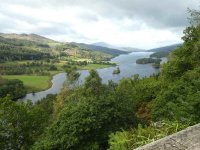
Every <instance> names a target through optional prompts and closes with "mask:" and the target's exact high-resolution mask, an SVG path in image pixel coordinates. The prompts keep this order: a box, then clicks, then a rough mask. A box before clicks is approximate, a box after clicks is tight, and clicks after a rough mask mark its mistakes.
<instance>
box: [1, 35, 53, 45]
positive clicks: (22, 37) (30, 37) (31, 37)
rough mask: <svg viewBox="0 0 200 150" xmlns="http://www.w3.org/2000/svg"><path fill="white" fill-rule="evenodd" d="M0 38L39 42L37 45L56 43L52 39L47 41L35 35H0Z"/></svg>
mask: <svg viewBox="0 0 200 150" xmlns="http://www.w3.org/2000/svg"><path fill="white" fill-rule="evenodd" d="M0 36H2V37H4V38H8V39H18V40H27V41H34V42H39V43H56V41H54V40H52V39H48V38H46V37H43V36H40V35H37V34H16V33H10V34H4V33H0Z"/></svg>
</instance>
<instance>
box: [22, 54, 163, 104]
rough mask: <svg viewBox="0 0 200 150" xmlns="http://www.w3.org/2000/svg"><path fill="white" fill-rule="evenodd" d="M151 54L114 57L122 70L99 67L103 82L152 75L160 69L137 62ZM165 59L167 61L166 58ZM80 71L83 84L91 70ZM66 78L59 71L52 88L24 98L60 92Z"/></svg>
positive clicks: (31, 98)
mask: <svg viewBox="0 0 200 150" xmlns="http://www.w3.org/2000/svg"><path fill="white" fill-rule="evenodd" d="M151 54H152V52H133V53H130V54H124V55H120V56H118V57H115V58H113V59H112V60H111V61H110V62H115V63H117V64H118V66H119V68H120V71H121V72H120V74H114V75H113V74H112V73H113V70H115V69H116V67H109V68H104V69H97V71H98V73H99V75H100V77H101V78H102V81H103V83H107V82H108V81H109V80H113V81H114V82H118V81H119V80H120V79H122V78H126V77H131V76H133V75H134V74H139V76H140V77H146V76H150V75H152V74H156V73H158V72H159V69H158V68H154V67H152V64H136V60H137V59H139V58H145V57H146V58H148V57H149V56H150V55H151ZM163 60H164V61H166V59H163ZM79 72H80V74H81V75H80V78H79V81H78V82H79V83H80V84H82V83H83V82H84V79H85V77H87V76H88V75H89V72H88V71H87V70H81V71H79ZM65 80H66V73H59V74H57V75H55V76H54V77H53V79H52V87H51V88H50V89H48V90H45V91H41V92H37V93H35V94H32V93H30V94H27V95H26V96H25V97H24V98H23V100H27V99H29V100H31V101H32V102H33V103H35V102H37V101H38V100H41V99H42V98H44V97H46V96H47V95H48V94H58V93H59V92H60V91H61V89H62V87H63V84H64V82H65Z"/></svg>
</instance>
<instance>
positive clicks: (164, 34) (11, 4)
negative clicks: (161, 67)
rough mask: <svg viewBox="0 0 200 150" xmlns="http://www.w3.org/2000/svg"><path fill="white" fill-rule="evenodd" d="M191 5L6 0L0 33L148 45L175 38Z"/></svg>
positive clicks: (184, 0)
mask: <svg viewBox="0 0 200 150" xmlns="http://www.w3.org/2000/svg"><path fill="white" fill-rule="evenodd" d="M196 4H197V0H190V1H188V0H177V1H173V0H169V1H167V2H163V1H162V2H161V1H158V0H151V1H147V0H135V1H132V0H127V1H126V2H124V1H122V0H114V1H110V0H107V1H105V0H102V1H98V2H95V3H94V1H92V0H88V1H82V0H80V1H77V0H73V1H72V0H60V1H56V0H48V1H47V0H43V1H41V0H12V1H11V0H6V1H3V2H1V6H0V22H1V24H0V32H16V33H36V34H41V35H44V36H47V37H50V38H52V39H55V40H60V41H77V42H86V43H92V42H99V41H103V42H108V43H110V44H113V45H120V46H133V47H138V48H153V47H157V46H162V45H167V44H174V43H178V42H181V36H182V30H183V29H184V27H185V26H186V25H187V24H186V20H187V15H186V10H187V7H192V6H196Z"/></svg>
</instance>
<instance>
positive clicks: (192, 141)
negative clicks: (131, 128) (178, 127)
mask: <svg viewBox="0 0 200 150" xmlns="http://www.w3.org/2000/svg"><path fill="white" fill-rule="evenodd" d="M135 150H200V124H197V125H195V126H191V127H188V128H187V129H185V130H182V131H180V132H178V133H175V134H172V135H170V136H167V137H165V138H162V139H160V140H158V141H155V142H152V143H150V144H147V145H145V146H142V147H139V148H137V149H135Z"/></svg>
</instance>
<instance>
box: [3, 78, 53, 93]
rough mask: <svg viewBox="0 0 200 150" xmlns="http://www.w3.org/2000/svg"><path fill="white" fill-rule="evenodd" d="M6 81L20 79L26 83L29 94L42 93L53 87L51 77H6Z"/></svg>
mask: <svg viewBox="0 0 200 150" xmlns="http://www.w3.org/2000/svg"><path fill="white" fill-rule="evenodd" d="M2 77H3V78H5V79H19V80H21V81H22V82H23V83H24V86H25V87H26V88H27V92H28V93H29V92H33V91H34V92H37V91H42V90H45V89H47V88H49V87H50V86H51V82H50V80H51V76H34V75H5V76H2Z"/></svg>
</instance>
